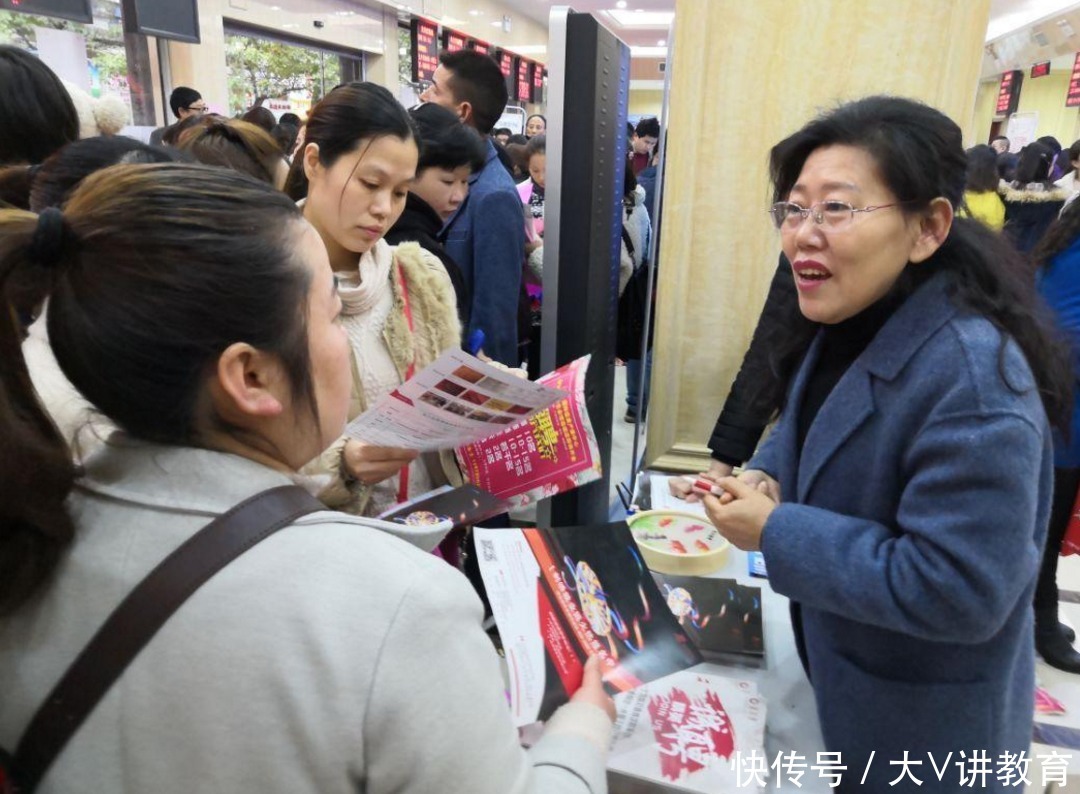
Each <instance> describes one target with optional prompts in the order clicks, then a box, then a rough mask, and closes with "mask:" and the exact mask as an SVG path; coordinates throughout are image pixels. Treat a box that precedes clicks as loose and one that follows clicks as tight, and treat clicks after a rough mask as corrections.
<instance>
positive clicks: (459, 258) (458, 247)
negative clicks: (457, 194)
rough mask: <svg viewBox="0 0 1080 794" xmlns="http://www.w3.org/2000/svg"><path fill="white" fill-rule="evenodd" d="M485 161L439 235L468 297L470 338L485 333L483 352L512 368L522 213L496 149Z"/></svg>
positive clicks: (517, 360)
mask: <svg viewBox="0 0 1080 794" xmlns="http://www.w3.org/2000/svg"><path fill="white" fill-rule="evenodd" d="M486 143H487V162H486V163H485V164H484V167H483V168H482V169H480V171H478V172H477V173H476V174H474V175H473V177H472V179H471V180H469V196H468V198H466V199H465V204H464V205H463V206H462V207H461V209H459V210H458V212H457V214H456V215H454V216H453V217H452V218H451V219H450V220H449V221H447V224H446V228H445V229H444V230H443V233H442V236H443V240H444V243H443V244H444V245H445V246H446V253H448V254H449V255H450V257H451V258H452V259H453V260H454V261H455V262H457V265H458V267H459V268H461V274H462V276H463V277H464V278H465V284H466V286H467V287H468V289H469V290H470V291H471V293H472V307H471V309H472V310H471V312H470V319H469V327H468V328H467V329H466V333H465V334H464V337H465V338H466V339H468V338H469V337H470V336H471V335H472V333H473V332H474V331H476V330H477V329H479V330H482V331H483V332H484V352H485V353H487V355H489V356H491V357H492V358H493V359H495V360H496V361H501V362H502V363H503V364H506V365H508V366H512V367H516V366H517V365H518V364H520V363H521V353H520V351H519V350H518V301H519V298H520V296H521V270H522V266H523V265H524V264H525V214H524V211H523V210H522V208H521V198H520V197H519V196H518V192H517V186H516V185H515V184H514V180H513V179H511V178H510V174H509V173H508V172H507V170H506V169H505V168H503V166H502V163H500V162H499V158H498V155H497V154H496V152H495V146H494V144H492V142H491V141H490V140H488V141H487V142H486Z"/></svg>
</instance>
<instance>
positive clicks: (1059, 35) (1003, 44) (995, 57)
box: [981, 0, 1080, 80]
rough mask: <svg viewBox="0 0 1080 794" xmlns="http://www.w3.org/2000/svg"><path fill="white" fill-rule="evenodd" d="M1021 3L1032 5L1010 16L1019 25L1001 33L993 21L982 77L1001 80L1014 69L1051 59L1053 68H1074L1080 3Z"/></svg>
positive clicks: (1079, 36)
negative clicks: (1007, 72)
mask: <svg viewBox="0 0 1080 794" xmlns="http://www.w3.org/2000/svg"><path fill="white" fill-rule="evenodd" d="M1001 2H1004V0H1001ZM1017 5H1025V6H1030V7H1029V8H1025V9H1019V10H1016V9H1014V10H1012V12H1011V14H1009V15H1008V18H1009V19H1011V20H1012V21H1013V22H1014V23H1019V27H1015V28H1014V29H1013V30H1011V31H1008V32H1005V33H1001V32H999V30H998V29H995V26H994V21H993V20H992V21H991V25H990V28H989V30H988V33H987V37H986V40H987V43H986V47H985V49H984V50H983V62H982V69H981V76H982V79H984V80H989V79H997V77H999V76H1000V75H1001V73H1002V72H1005V71H1009V70H1010V69H1022V70H1025V71H1026V70H1027V69H1028V67H1030V66H1031V64H1033V63H1039V62H1042V61H1050V68H1051V70H1052V71H1065V72H1068V71H1069V70H1071V69H1072V65H1073V61H1074V59H1075V58H1076V53H1077V52H1078V51H1080V2H1076V0H1072V1H1071V2H1068V3H1066V2H1058V0H1038V1H1037V2H1035V1H1034V0H1032V1H1031V2H1028V3H1024V4H1020V3H1017ZM1022 11H1027V15H1026V16H1024V15H1022V14H1021V12H1022ZM995 34H996V35H995Z"/></svg>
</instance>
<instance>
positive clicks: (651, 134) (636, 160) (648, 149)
mask: <svg viewBox="0 0 1080 794" xmlns="http://www.w3.org/2000/svg"><path fill="white" fill-rule="evenodd" d="M659 140H660V122H659V121H657V120H656V119H654V118H648V119H642V120H641V121H639V122H638V123H637V126H636V127H635V128H634V137H632V138H631V139H630V165H631V167H632V168H633V169H634V176H637V175H638V174H640V173H641V171H642V169H644V168H645V167H646V166H648V165H649V160H650V158H651V157H652V150H653V149H655V148H656V144H657V142H659Z"/></svg>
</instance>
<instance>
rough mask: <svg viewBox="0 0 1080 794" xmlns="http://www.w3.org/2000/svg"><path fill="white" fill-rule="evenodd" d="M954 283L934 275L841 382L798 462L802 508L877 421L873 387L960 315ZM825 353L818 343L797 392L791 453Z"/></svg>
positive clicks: (823, 408) (893, 374) (794, 394)
mask: <svg viewBox="0 0 1080 794" xmlns="http://www.w3.org/2000/svg"><path fill="white" fill-rule="evenodd" d="M948 278H949V277H948V274H946V273H938V274H936V275H934V276H933V277H931V278H930V279H929V280H927V282H926V283H924V284H922V285H921V286H920V287H919V288H918V289H916V290H915V292H914V293H912V295H911V296H910V297H909V298H908V299H907V300H906V301H904V303H903V305H901V306H900V308H898V309H897V310H896V313H895V314H894V315H893V316H892V317H890V318H889V319H888V321H887V322H886V323H885V325H884V326H883V327H882V328H881V330H880V331H878V333H877V334H876V335H875V336H874V338H873V340H872V341H871V342H870V344H869V345H868V346H867V348H866V350H864V351H863V353H862V355H860V356H859V357H858V358H857V359H856V360H855V362H854V363H853V364H852V365H851V367H850V368H849V369H848V371H847V372H845V373H844V376H843V377H842V378H840V381H839V382H838V383H837V384H836V386H835V388H834V389H833V390H832V393H831V394H829V396H828V398H827V399H826V400H825V403H824V404H823V405H822V406H821V410H819V411H818V414H817V416H816V417H815V418H814V421H813V423H812V424H811V425H810V429H809V431H808V432H807V434H806V441H805V443H804V444H803V450H802V455H801V456H800V457H799V459H798V464H797V465H798V471H797V473H796V480H795V482H797V488H796V492H797V500H798V501H799V502H805V501H806V499H807V498H808V496H809V494H810V489H811V488H813V486H814V482H815V481H816V480H817V478H818V476H819V475H820V473H821V471H822V469H823V468H824V466H825V464H826V463H828V462H829V460H830V459H831V458H832V457H833V456H834V455H835V454H836V453H837V451H839V450H840V448H841V447H842V446H843V445H844V444H845V443H846V442H847V441H848V439H850V438H851V436H852V435H853V434H854V433H855V431H857V430H858V429H859V428H860V427H861V426H862V425H863V424H864V423H866V421H867V420H868V419H869V418H870V417H871V416H873V415H874V413H875V405H874V384H873V381H874V380H875V379H878V380H885V381H891V380H894V379H895V378H896V377H897V376H898V375H899V374H900V373H901V372H902V371H903V369H904V367H905V366H907V363H908V362H909V361H910V360H911V359H912V358H913V357H914V356H915V354H916V353H917V352H918V351H919V349H920V348H921V347H922V346H923V344H925V343H926V341H927V340H928V339H929V338H930V337H931V336H932V335H933V334H934V333H936V332H937V330H938V329H939V328H940V327H941V326H942V325H944V324H945V323H946V322H947V321H948V320H949V319H950V318H951V317H952V316H953V315H954V314H956V308H955V306H954V305H953V303H952V301H951V300H950V298H949V297H948V295H947V290H948ZM820 349H821V338H820V337H819V338H818V339H815V340H814V346H813V348H812V351H813V353H814V355H813V357H811V356H810V355H808V356H807V358H806V362H805V363H804V364H803V366H802V367H801V371H800V373H799V376H798V380H797V381H796V385H795V389H793V391H792V395H791V396H792V399H791V401H790V403H789V409H790V410H792V411H793V412H795V413H793V414H792V416H791V419H792V421H790V422H787V423H786V424H787V425H788V429H789V432H790V433H791V438H790V444H791V446H789V447H787V449H790V450H794V449H796V443H797V436H796V434H797V432H798V430H797V426H798V421H797V415H798V414H797V412H798V410H799V406H801V405H802V398H803V393H804V392H805V389H806V383H807V381H808V379H809V373H810V372H812V371H813V367H814V366H816V364H817V359H818V356H819V355H820ZM796 389H797V390H798V391H797V392H796ZM792 457H793V458H794V457H795V456H794V455H793V456H792Z"/></svg>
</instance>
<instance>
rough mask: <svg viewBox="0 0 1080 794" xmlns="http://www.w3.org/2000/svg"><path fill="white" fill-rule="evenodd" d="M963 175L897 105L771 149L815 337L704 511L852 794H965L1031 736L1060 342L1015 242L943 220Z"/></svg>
mask: <svg viewBox="0 0 1080 794" xmlns="http://www.w3.org/2000/svg"><path fill="white" fill-rule="evenodd" d="M964 170H965V156H964V150H963V145H962V138H961V132H960V128H959V127H957V126H956V124H954V123H953V122H952V121H950V120H949V119H948V118H946V117H945V116H944V115H942V114H941V113H940V112H938V111H936V110H933V109H932V108H929V107H927V106H925V105H921V104H919V103H917V102H912V101H909V100H904V99H898V98H893V97H872V98H868V99H864V100H860V101H858V102H853V103H850V104H847V105H843V106H841V107H840V108H838V109H836V110H834V111H832V112H831V113H829V114H827V115H825V116H823V117H821V118H818V119H816V120H814V121H812V122H810V123H809V124H808V125H807V126H806V127H804V128H803V129H802V130H800V131H799V132H797V133H795V134H794V135H792V136H790V137H789V138H787V139H785V140H784V141H782V142H781V143H780V144H778V145H777V146H776V147H774V148H773V150H772V152H771V173H772V180H773V185H774V198H775V201H776V202H777V203H776V204H774V205H773V207H772V209H771V213H772V216H773V220H774V221H775V223H776V225H777V228H778V229H779V232H780V239H781V243H782V248H783V251H784V253H785V254H786V256H787V258H788V259H789V260H790V261H791V265H792V273H793V277H794V279H795V285H796V288H797V289H798V294H799V309H800V311H801V312H802V314H803V315H805V316H806V317H807V318H808V319H809V320H811V321H812V323H811V326H812V327H811V328H810V331H811V332H812V333H813V334H814V339H813V342H812V344H811V345H810V347H809V351H808V352H807V353H806V354H805V355H804V356H803V357H802V359H801V361H794V362H788V364H787V366H786V367H784V366H781V369H780V371H781V373H782V375H784V377H785V381H786V383H787V390H786V394H787V399H786V404H785V406H784V407H783V409H782V412H781V416H780V421H779V423H778V425H777V427H776V428H775V429H774V430H773V432H772V434H771V436H770V437H769V439H768V440H767V441H766V442H765V444H764V446H763V447H762V448H761V449H760V450H759V452H758V453H757V455H755V457H754V458H753V460H752V461H751V462H750V464H749V469H750V471H748V472H746V473H744V474H743V475H742V476H741V477H740V479H738V480H736V479H732V478H727V479H723V480H721V481H720V483H721V485H722V486H723V488H724V489H725V491H726V492H727V493H726V494H725V497H724V498H723V499H719V500H718V499H716V498H713V497H708V498H707V499H706V505H707V509H708V510H709V514H710V517H711V519H712V520H713V522H714V523H715V524H716V526H717V527H718V528H719V529H720V530H721V531H722V532H723V533H724V535H725V536H727V537H728V538H729V539H730V540H731V541H732V542H733V543H734V544H735V545H737V546H739V547H740V548H744V549H758V548H760V549H761V551H762V552H763V554H764V556H765V562H766V565H767V567H768V569H769V579H770V582H771V584H772V586H773V588H774V589H775V590H776V591H777V592H779V593H782V594H784V595H786V596H788V597H789V598H790V599H791V602H792V619H793V624H794V628H795V632H796V640H797V644H798V647H799V650H800V654H801V657H802V659H803V663H804V666H805V667H806V671H807V674H808V676H809V678H810V681H811V684H812V686H813V688H814V693H815V698H816V701H817V709H818V717H819V721H820V723H821V729H822V734H823V736H824V739H825V744H826V746H827V747H828V749H829V750H830V751H835V752H839V753H841V756H842V760H843V763H844V764H845V765H846V766H847V772H846V773H845V775H844V783H843V784H842V787H841V788H842V789H844V790H859V791H920V792H926V791H956V790H958V789H959V788H960V787H961V786H962V785H964V784H966V782H967V780H966V779H965V778H963V777H961V775H962V772H964V771H965V770H966V769H967V766H968V762H966V761H965V759H967V758H973V757H978V756H980V755H985V756H986V757H987V758H988V759H989V762H988V766H989V770H990V772H989V774H988V775H983V776H981V777H977V778H976V783H975V784H976V786H977V787H979V788H983V787H985V788H989V789H994V788H995V787H1001V788H1004V787H1005V783H1004V782H1002V779H1000V778H998V777H997V776H996V774H995V773H996V770H997V769H998V768H999V764H1000V763H1002V762H1006V761H1007V760H1008V759H1010V758H1012V759H1014V761H1015V758H1016V757H1017V756H1019V754H1020V753H1022V752H1023V753H1026V752H1027V751H1028V748H1029V745H1030V742H1031V723H1032V709H1033V692H1034V685H1035V676H1034V653H1033V648H1032V645H1033V643H1032V623H1033V621H1032V608H1031V603H1032V593H1033V590H1034V587H1035V580H1036V575H1037V573H1038V569H1039V561H1040V558H1041V553H1042V547H1043V543H1044V541H1045V537H1046V525H1047V518H1048V515H1049V508H1050V498H1051V488H1052V479H1053V478H1052V468H1053V461H1052V448H1051V431H1050V422H1049V421H1048V417H1049V418H1050V420H1051V421H1053V422H1054V423H1056V424H1059V425H1062V426H1063V425H1065V424H1067V415H1068V413H1069V410H1070V409H1071V405H1070V403H1069V400H1068V396H1067V392H1068V384H1067V382H1066V381H1067V378H1066V377H1065V373H1066V369H1067V363H1066V360H1065V357H1066V353H1065V351H1064V349H1063V347H1062V346H1060V345H1058V344H1057V343H1056V342H1054V341H1053V337H1052V336H1051V333H1050V332H1049V330H1048V328H1047V326H1046V325H1044V324H1042V321H1041V320H1040V319H1039V318H1038V317H1037V313H1036V311H1035V308H1034V307H1035V298H1034V294H1033V291H1032V290H1031V289H1030V288H1025V287H1024V286H1023V284H1022V282H1020V281H1019V280H1018V277H1019V274H1020V273H1021V272H1022V270H1021V267H1020V265H1019V264H1018V262H1017V261H1016V254H1015V253H1014V252H1013V251H1012V249H1011V248H1010V247H1009V246H1008V245H1007V244H1005V243H1003V242H1002V241H1001V239H1000V238H999V237H998V236H997V235H994V234H993V233H992V232H989V231H987V230H985V229H983V228H982V227H980V226H979V224H978V223H977V222H975V221H971V220H968V219H962V218H955V217H954V212H953V211H954V208H955V207H957V206H959V205H960V202H961V200H962V196H963V192H964ZM790 341H791V342H792V348H793V349H803V350H806V348H805V347H803V346H802V342H801V340H790ZM781 364H783V361H781ZM961 753H964V755H963V756H961ZM905 761H907V764H908V765H907V766H904V762H905ZM972 768H973V769H977V768H980V765H979V764H978V763H974V764H973V765H972ZM908 773H910V774H908ZM915 779H918V780H919V781H920V782H921V783H922V785H921V786H920V785H917V784H916V783H915ZM1013 779H1014V780H1015V777H1014V778H1013ZM894 781H895V785H892V784H893V783H894Z"/></svg>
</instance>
